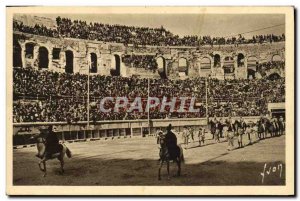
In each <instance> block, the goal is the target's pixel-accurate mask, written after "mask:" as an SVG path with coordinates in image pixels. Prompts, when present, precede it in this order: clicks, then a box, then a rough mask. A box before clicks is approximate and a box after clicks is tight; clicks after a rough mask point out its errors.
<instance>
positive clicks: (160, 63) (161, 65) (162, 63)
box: [156, 56, 167, 78]
mask: <svg viewBox="0 0 300 201" xmlns="http://www.w3.org/2000/svg"><path fill="white" fill-rule="evenodd" d="M156 63H157V68H158V74H159V75H160V77H161V78H167V66H166V60H165V58H164V57H163V56H159V57H157V58H156Z"/></svg>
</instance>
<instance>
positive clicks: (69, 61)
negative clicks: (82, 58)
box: [65, 50, 74, 73]
mask: <svg viewBox="0 0 300 201" xmlns="http://www.w3.org/2000/svg"><path fill="white" fill-rule="evenodd" d="M65 53H66V66H65V72H66V73H73V72H74V61H73V60H74V55H73V52H72V51H71V50H67V51H66V52H65Z"/></svg>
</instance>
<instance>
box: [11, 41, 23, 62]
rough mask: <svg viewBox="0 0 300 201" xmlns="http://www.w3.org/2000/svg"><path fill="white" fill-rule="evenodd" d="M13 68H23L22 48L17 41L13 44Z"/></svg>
mask: <svg viewBox="0 0 300 201" xmlns="http://www.w3.org/2000/svg"><path fill="white" fill-rule="evenodd" d="M13 67H22V48H21V46H20V44H19V43H18V42H16V41H14V43H13Z"/></svg>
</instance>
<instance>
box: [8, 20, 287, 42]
mask: <svg viewBox="0 0 300 201" xmlns="http://www.w3.org/2000/svg"><path fill="white" fill-rule="evenodd" d="M56 27H57V28H56V29H50V28H47V27H45V26H43V25H38V24H36V25H35V26H34V27H31V26H28V25H24V24H23V23H22V22H18V21H14V23H13V29H14V30H15V31H20V32H25V33H31V34H37V35H43V36H49V37H67V38H78V39H85V40H97V41H103V42H116V43H123V44H124V45H128V44H133V45H134V46H138V45H141V46H145V45H154V46H200V45H210V46H214V45H225V44H233V45H239V44H250V43H251V44H255V43H258V44H262V43H272V42H280V41H285V35H284V34H282V35H273V34H269V35H255V36H253V37H252V38H245V37H244V36H242V35H238V36H232V37H226V38H225V37H211V36H203V37H199V36H195V35H194V36H183V37H179V36H178V35H175V34H173V33H171V32H170V31H168V30H166V29H165V28H164V27H160V28H149V27H135V26H125V25H109V24H102V23H98V22H94V23H92V22H90V23H87V22H86V21H81V20H73V21H72V20H71V19H69V18H61V17H57V18H56Z"/></svg>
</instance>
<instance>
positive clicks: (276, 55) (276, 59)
mask: <svg viewBox="0 0 300 201" xmlns="http://www.w3.org/2000/svg"><path fill="white" fill-rule="evenodd" d="M281 60H282V59H281V56H280V55H278V54H275V55H273V57H272V61H281Z"/></svg>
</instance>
